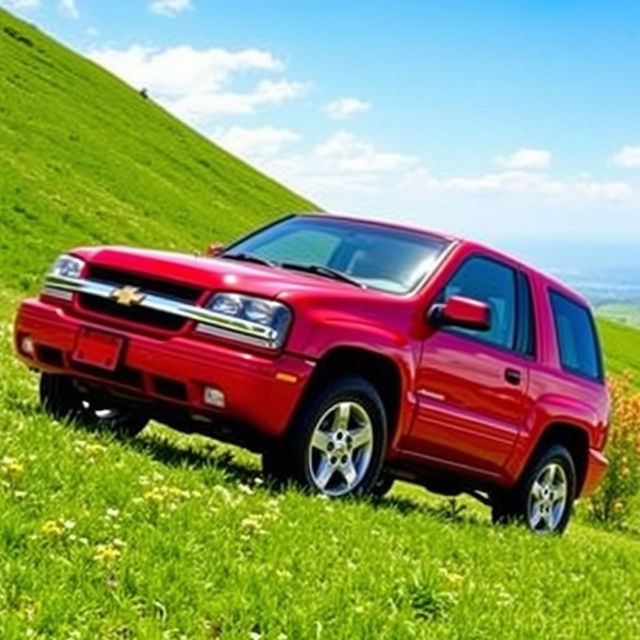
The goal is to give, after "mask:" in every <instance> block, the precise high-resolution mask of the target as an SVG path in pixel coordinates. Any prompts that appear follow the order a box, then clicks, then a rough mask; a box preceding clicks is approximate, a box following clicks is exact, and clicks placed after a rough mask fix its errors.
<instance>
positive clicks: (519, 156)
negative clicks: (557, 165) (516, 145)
mask: <svg viewBox="0 0 640 640" xmlns="http://www.w3.org/2000/svg"><path fill="white" fill-rule="evenodd" d="M497 162H498V164H500V165H502V166H503V167H505V168H506V169H546V168H547V167H548V166H549V165H550V164H551V152H550V151H547V150H546V149H518V150H517V151H514V152H513V153H511V154H510V155H508V156H507V157H506V158H498V160H497Z"/></svg>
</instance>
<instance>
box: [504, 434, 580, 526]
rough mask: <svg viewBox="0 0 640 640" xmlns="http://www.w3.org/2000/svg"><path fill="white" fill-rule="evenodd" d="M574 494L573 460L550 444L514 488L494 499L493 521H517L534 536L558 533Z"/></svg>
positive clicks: (566, 519) (566, 453)
mask: <svg viewBox="0 0 640 640" xmlns="http://www.w3.org/2000/svg"><path fill="white" fill-rule="evenodd" d="M575 495H576V469H575V464H574V462H573V458H572V457H571V454H570V453H569V451H568V450H567V449H566V448H565V447H563V446H562V445H552V446H550V447H547V448H546V449H544V450H543V451H541V452H540V453H539V454H538V456H537V457H536V458H535V460H534V461H533V463H532V464H531V465H530V466H529V468H528V469H527V471H525V473H524V475H523V478H522V480H521V482H520V483H519V485H518V487H517V488H516V489H514V490H513V491H512V492H509V493H507V494H504V495H500V496H495V497H494V504H493V521H494V522H496V523H504V522H507V521H510V520H517V521H520V522H523V523H524V524H526V526H527V527H528V528H529V529H530V530H531V531H533V532H534V533H538V534H554V533H556V534H557V533H562V532H563V531H564V530H565V529H566V527H567V524H568V523H569V518H570V517H571V510H572V506H573V501H574V499H575Z"/></svg>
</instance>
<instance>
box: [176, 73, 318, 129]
mask: <svg viewBox="0 0 640 640" xmlns="http://www.w3.org/2000/svg"><path fill="white" fill-rule="evenodd" d="M308 89H309V85H308V84H305V83H302V82H293V81H290V80H286V79H280V80H261V81H260V82H258V83H257V84H256V85H255V86H254V88H253V90H251V91H248V92H244V93H239V92H234V91H219V92H217V91H210V92H205V93H190V94H188V95H185V96H183V97H181V98H179V99H177V100H175V101H173V102H172V104H169V105H168V106H169V108H170V109H171V110H172V111H173V112H174V113H175V114H176V115H178V116H179V117H181V118H185V119H187V120H191V121H195V122H197V121H199V120H203V119H205V118H207V117H209V116H212V115H222V114H235V115H248V114H252V113H255V111H256V109H257V108H258V107H260V106H265V105H280V104H282V103H283V102H288V101H289V100H295V99H296V98H300V97H302V96H303V95H305V94H306V93H307V91H308Z"/></svg>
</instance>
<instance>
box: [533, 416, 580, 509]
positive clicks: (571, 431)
mask: <svg viewBox="0 0 640 640" xmlns="http://www.w3.org/2000/svg"><path fill="white" fill-rule="evenodd" d="M554 444H559V445H562V446H564V447H566V449H567V450H568V451H569V453H570V454H571V457H572V458H573V463H574V465H575V468H576V497H577V496H579V495H580V493H581V491H582V487H583V485H584V481H585V479H586V475H587V464H588V461H589V434H588V433H587V431H586V430H585V429H584V428H583V427H581V426H579V425H577V424H574V423H571V422H565V421H561V422H552V423H550V424H548V425H547V426H546V427H545V428H544V429H543V430H542V432H541V434H540V437H539V438H538V441H537V442H536V445H535V446H534V447H533V449H532V451H531V455H530V456H529V458H528V459H527V462H526V464H525V465H524V467H523V472H524V470H525V469H528V468H529V465H530V464H531V463H532V462H533V461H534V460H535V459H536V458H537V457H538V455H540V452H541V451H542V450H544V449H545V448H546V447H549V446H551V445H554Z"/></svg>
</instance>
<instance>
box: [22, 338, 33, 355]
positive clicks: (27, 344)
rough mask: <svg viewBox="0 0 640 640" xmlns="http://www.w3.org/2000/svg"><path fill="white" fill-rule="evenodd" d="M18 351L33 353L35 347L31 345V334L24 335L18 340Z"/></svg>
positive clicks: (25, 353) (27, 353)
mask: <svg viewBox="0 0 640 640" xmlns="http://www.w3.org/2000/svg"><path fill="white" fill-rule="evenodd" d="M20 351H22V353H24V355H26V356H33V355H35V351H36V350H35V347H34V346H33V338H32V337H31V336H24V337H23V338H22V340H21V341H20Z"/></svg>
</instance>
